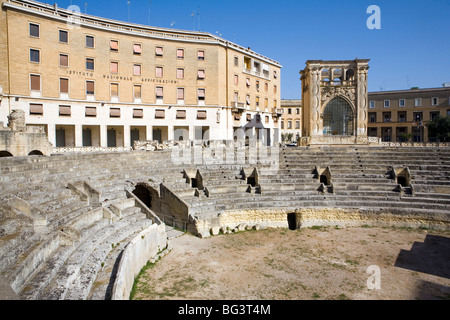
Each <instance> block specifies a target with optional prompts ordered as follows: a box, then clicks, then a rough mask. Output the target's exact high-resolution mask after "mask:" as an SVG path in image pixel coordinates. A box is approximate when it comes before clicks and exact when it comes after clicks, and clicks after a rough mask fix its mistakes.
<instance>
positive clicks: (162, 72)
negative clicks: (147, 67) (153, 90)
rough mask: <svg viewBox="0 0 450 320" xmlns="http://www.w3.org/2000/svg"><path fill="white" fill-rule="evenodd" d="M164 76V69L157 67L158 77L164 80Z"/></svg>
mask: <svg viewBox="0 0 450 320" xmlns="http://www.w3.org/2000/svg"><path fill="white" fill-rule="evenodd" d="M163 74H164V71H163V67H156V77H158V78H162V77H163Z"/></svg>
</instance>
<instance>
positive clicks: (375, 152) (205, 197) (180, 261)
mask: <svg viewBox="0 0 450 320" xmlns="http://www.w3.org/2000/svg"><path fill="white" fill-rule="evenodd" d="M252 150H253V149H252V146H247V147H245V146H243V147H236V145H234V144H232V143H227V142H221V143H217V144H216V145H212V144H211V145H210V146H209V147H205V146H195V145H190V146H186V145H184V146H172V147H170V148H167V149H165V150H159V151H145V150H139V151H138V150H136V151H129V152H109V153H107V152H92V153H72V154H71V153H68V154H64V155H52V156H36V155H34V156H28V157H8V158H1V159H0V165H1V166H0V168H1V176H0V196H1V199H2V201H1V229H0V232H1V238H0V241H1V242H0V255H1V257H2V259H1V262H0V272H1V278H2V281H1V282H2V288H3V287H5V288H6V289H5V290H2V292H3V295H4V296H5V297H4V298H8V297H15V298H17V299H27V300H57V299H67V300H87V299H94V300H96V299H101V300H103V299H113V300H116V299H129V298H130V294H131V297H132V298H133V299H177V298H178V299H340V298H345V299H397V298H400V299H421V298H423V299H448V297H449V287H450V282H449V278H450V275H449V274H448V261H449V258H448V252H449V250H448V248H449V243H448V231H449V207H450V195H449V194H450V175H449V170H450V149H449V148H448V147H445V146H436V145H434V146H424V145H420V146H409V147H406V146H392V145H391V146H370V145H365V146H359V145H352V146H340V147H327V146H322V147H296V148H288V147H281V148H278V147H266V148H264V152H265V154H264V156H262V157H261V156H258V155H257V154H256V155H255V153H254V152H253V151H252ZM261 150H262V149H261ZM261 150H259V151H258V152H261ZM199 154H201V155H202V157H201V159H202V161H196V159H197V158H196V157H195V155H199ZM230 157H231V158H230ZM181 159H183V161H181ZM227 159H228V160H227ZM230 159H233V161H229V160H230ZM240 159H243V160H242V161H240ZM184 232H186V234H184V235H181V236H180V234H183V233H184ZM149 261H150V262H149ZM370 265H375V266H378V267H379V268H380V270H381V289H380V290H376V289H375V290H369V289H368V287H367V285H366V281H367V279H368V278H369V277H370V274H369V273H367V272H366V271H367V268H368V266H370ZM144 267H145V268H144ZM143 268H144V269H143ZM141 270H142V272H141ZM140 272H141V276H140V277H139V283H137V284H136V285H135V286H134V289H133V285H134V280H135V277H136V276H137V275H138V274H139V273H140ZM147 280H148V281H147ZM155 281H156V282H155ZM155 283H156V284H157V285H156V286H154V285H155ZM150 284H151V286H150ZM213 292H215V294H212V293H213Z"/></svg>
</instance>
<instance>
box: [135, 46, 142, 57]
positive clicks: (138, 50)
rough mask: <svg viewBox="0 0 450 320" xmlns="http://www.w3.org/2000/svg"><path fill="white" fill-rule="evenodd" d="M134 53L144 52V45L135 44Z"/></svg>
mask: <svg viewBox="0 0 450 320" xmlns="http://www.w3.org/2000/svg"><path fill="white" fill-rule="evenodd" d="M133 54H136V55H141V54H142V45H141V44H140V43H135V44H133Z"/></svg>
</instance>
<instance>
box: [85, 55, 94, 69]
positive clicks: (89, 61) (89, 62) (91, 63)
mask: <svg viewBox="0 0 450 320" xmlns="http://www.w3.org/2000/svg"><path fill="white" fill-rule="evenodd" d="M86 70H94V59H92V58H86Z"/></svg>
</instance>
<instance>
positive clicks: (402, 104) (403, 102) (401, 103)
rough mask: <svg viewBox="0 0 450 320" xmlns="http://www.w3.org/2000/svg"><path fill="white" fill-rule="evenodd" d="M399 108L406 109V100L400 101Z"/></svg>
mask: <svg viewBox="0 0 450 320" xmlns="http://www.w3.org/2000/svg"><path fill="white" fill-rule="evenodd" d="M398 106H399V107H400V108H402V107H404V106H405V99H400V100H398Z"/></svg>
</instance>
